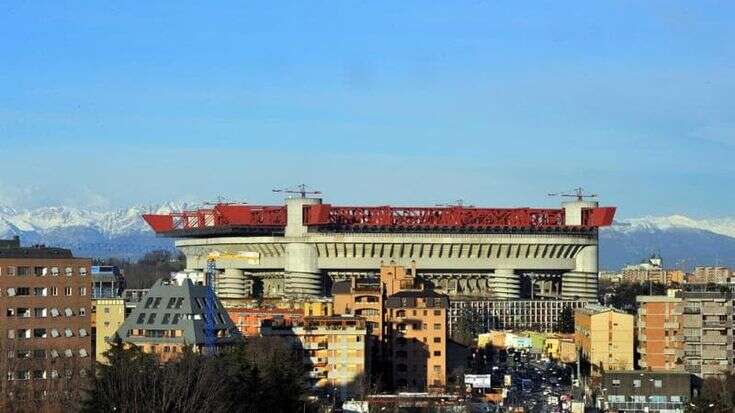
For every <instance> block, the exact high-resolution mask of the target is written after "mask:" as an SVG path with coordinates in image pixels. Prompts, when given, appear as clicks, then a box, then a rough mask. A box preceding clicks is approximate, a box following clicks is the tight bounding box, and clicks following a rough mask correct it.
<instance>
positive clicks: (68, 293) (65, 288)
mask: <svg viewBox="0 0 735 413" xmlns="http://www.w3.org/2000/svg"><path fill="white" fill-rule="evenodd" d="M64 295H66V296H67V297H68V296H70V295H71V287H64Z"/></svg>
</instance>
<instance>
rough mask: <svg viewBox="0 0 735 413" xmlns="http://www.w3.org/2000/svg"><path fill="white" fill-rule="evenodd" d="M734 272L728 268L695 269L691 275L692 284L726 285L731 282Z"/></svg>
mask: <svg viewBox="0 0 735 413" xmlns="http://www.w3.org/2000/svg"><path fill="white" fill-rule="evenodd" d="M731 276H732V271H731V270H730V268H728V267H695V268H694V273H692V274H690V275H689V278H688V279H687V282H688V283H690V284H709V283H714V284H725V283H729V282H730V277H731Z"/></svg>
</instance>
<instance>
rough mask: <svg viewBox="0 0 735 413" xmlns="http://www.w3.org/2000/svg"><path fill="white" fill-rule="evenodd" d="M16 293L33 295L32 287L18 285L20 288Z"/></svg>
mask: <svg viewBox="0 0 735 413" xmlns="http://www.w3.org/2000/svg"><path fill="white" fill-rule="evenodd" d="M8 290H9V288H8ZM15 294H16V295H31V289H30V288H28V287H18V290H17V291H16V293H15Z"/></svg>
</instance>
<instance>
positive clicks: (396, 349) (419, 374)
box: [332, 262, 449, 391]
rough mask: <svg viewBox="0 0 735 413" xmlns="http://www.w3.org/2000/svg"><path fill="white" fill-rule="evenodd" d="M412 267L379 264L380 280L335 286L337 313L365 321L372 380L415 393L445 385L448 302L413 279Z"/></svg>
mask: <svg viewBox="0 0 735 413" xmlns="http://www.w3.org/2000/svg"><path fill="white" fill-rule="evenodd" d="M415 274H416V267H415V263H412V266H411V267H410V268H406V267H404V266H401V265H397V264H396V263H395V262H391V263H390V264H384V265H381V268H380V274H379V278H364V279H355V278H353V279H352V280H349V281H340V282H336V283H334V285H333V288H332V294H333V296H334V311H335V313H336V314H353V315H356V316H359V317H362V318H364V319H365V323H366V327H367V331H368V335H369V336H368V354H369V356H368V360H369V366H370V367H371V373H373V376H382V377H381V379H382V380H383V382H384V383H385V382H386V381H387V382H389V383H386V384H388V385H389V386H392V387H395V388H398V389H406V390H416V391H426V390H427V389H438V388H442V387H443V386H445V385H446V346H447V343H446V340H447V314H448V307H449V301H448V299H447V297H446V296H445V295H443V294H439V293H436V292H434V291H431V290H427V289H425V287H424V286H423V285H422V284H421V283H420V282H419V281H418V279H417V278H416V277H415Z"/></svg>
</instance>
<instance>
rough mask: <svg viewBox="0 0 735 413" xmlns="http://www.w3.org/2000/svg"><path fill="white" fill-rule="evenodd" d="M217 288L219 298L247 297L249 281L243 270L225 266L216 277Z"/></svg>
mask: <svg viewBox="0 0 735 413" xmlns="http://www.w3.org/2000/svg"><path fill="white" fill-rule="evenodd" d="M215 289H216V291H217V296H218V297H219V298H223V299H227V298H247V297H248V291H247V283H246V280H245V274H244V272H243V270H240V269H237V268H225V271H224V272H222V273H220V274H218V275H217V277H216V284H215Z"/></svg>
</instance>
